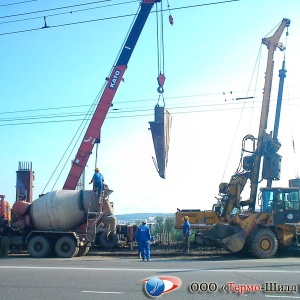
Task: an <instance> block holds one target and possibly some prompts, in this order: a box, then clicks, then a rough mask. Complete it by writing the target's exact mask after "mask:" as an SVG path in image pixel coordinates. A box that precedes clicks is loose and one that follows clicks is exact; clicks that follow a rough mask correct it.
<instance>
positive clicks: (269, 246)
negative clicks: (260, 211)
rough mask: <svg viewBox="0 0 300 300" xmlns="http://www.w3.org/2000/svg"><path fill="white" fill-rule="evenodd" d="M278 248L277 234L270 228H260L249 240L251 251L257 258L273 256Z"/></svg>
mask: <svg viewBox="0 0 300 300" xmlns="http://www.w3.org/2000/svg"><path fill="white" fill-rule="evenodd" d="M277 249H278V240H277V237H276V235H275V234H274V233H273V232H272V231H271V230H269V229H264V228H263V229H259V230H257V231H256V232H254V234H253V235H252V237H251V239H250V241H249V252H250V253H251V254H252V255H254V256H255V257H257V258H271V257H273V256H274V255H275V254H276V252H277Z"/></svg>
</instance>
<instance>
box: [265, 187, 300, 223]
mask: <svg viewBox="0 0 300 300" xmlns="http://www.w3.org/2000/svg"><path fill="white" fill-rule="evenodd" d="M299 192H300V189H299V188H298V187H288V188H276V187H270V188H268V187H267V188H262V189H261V212H266V213H273V214H274V224H296V223H299V222H300V211H299V207H300V205H299V203H300V202H299V200H300V198H299Z"/></svg>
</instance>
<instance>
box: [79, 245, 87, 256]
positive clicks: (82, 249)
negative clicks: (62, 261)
mask: <svg viewBox="0 0 300 300" xmlns="http://www.w3.org/2000/svg"><path fill="white" fill-rule="evenodd" d="M89 250H90V247H79V251H78V253H77V255H76V256H84V255H86V254H87V253H88V252H89Z"/></svg>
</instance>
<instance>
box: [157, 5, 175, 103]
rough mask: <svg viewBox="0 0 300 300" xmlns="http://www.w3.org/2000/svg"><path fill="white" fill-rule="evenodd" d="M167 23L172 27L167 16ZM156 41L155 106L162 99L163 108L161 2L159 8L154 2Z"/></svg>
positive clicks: (163, 57)
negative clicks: (156, 84) (157, 94)
mask: <svg viewBox="0 0 300 300" xmlns="http://www.w3.org/2000/svg"><path fill="white" fill-rule="evenodd" d="M167 3H168V9H169V13H170V5H169V2H168V1H167ZM169 22H170V24H171V25H173V23H174V20H173V17H172V15H171V13H170V14H169ZM156 40H157V73H158V77H157V82H158V88H157V91H158V93H159V96H158V101H157V105H159V101H160V98H162V101H163V106H165V99H164V83H165V80H166V77H165V75H164V74H165V45H164V26H163V7H162V2H160V8H158V3H157V2H156Z"/></svg>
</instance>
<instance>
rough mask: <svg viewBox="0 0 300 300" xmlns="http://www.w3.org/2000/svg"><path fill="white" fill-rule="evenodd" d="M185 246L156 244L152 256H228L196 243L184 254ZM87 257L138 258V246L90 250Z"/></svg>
mask: <svg viewBox="0 0 300 300" xmlns="http://www.w3.org/2000/svg"><path fill="white" fill-rule="evenodd" d="M182 248H183V245H182V243H180V242H173V243H170V244H164V243H155V244H151V256H152V257H161V258H163V257H181V258H183V257H199V256H201V257H211V258H212V257H218V256H221V255H228V252H227V251H225V250H223V249H218V248H212V247H199V245H196V244H194V243H191V245H190V252H189V253H183V251H182ZM87 255H92V256H94V255H101V256H119V257H135V256H136V257H138V249H137V245H135V244H134V245H132V246H130V245H122V244H120V245H119V247H116V248H113V249H110V250H106V249H102V248H97V247H94V248H92V249H90V251H89V253H88V254H87Z"/></svg>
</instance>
